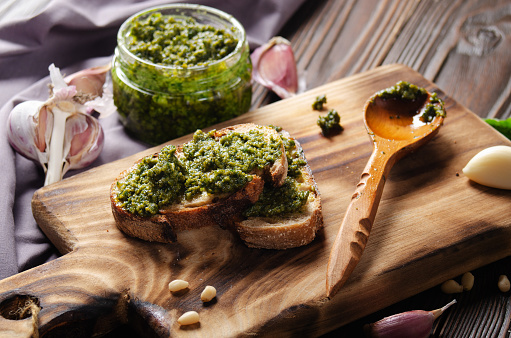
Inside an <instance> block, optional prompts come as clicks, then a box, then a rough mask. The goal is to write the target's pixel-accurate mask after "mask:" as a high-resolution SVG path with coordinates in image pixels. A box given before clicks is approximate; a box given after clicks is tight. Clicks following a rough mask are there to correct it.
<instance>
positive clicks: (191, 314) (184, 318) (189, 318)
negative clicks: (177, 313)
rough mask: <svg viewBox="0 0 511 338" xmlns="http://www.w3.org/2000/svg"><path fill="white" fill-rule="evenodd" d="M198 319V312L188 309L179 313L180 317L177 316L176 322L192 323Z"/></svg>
mask: <svg viewBox="0 0 511 338" xmlns="http://www.w3.org/2000/svg"><path fill="white" fill-rule="evenodd" d="M199 320H200V318H199V314H198V313H197V312H195V311H188V312H185V313H183V314H182V315H181V317H179V318H178V320H177V323H178V324H179V325H192V324H195V323H198V322H199Z"/></svg>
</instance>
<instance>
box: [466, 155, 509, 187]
mask: <svg viewBox="0 0 511 338" xmlns="http://www.w3.org/2000/svg"><path fill="white" fill-rule="evenodd" d="M463 174H464V175H465V176H466V177H468V178H469V179H471V180H472V181H474V182H476V183H479V184H482V185H485V186H488V187H492V188H498V189H511V147H509V146H494V147H489V148H486V149H484V150H482V151H480V152H479V153H478V154H476V155H475V156H474V157H473V158H472V159H471V160H470V161H469V162H468V163H467V165H466V166H465V168H463Z"/></svg>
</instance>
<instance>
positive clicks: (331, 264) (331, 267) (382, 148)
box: [326, 83, 445, 298]
mask: <svg viewBox="0 0 511 338" xmlns="http://www.w3.org/2000/svg"><path fill="white" fill-rule="evenodd" d="M399 85H401V86H410V88H412V89H413V88H416V89H418V93H416V95H414V96H413V98H409V97H408V96H406V97H405V95H401V96H400V95H391V96H390V97H389V96H385V95H383V94H382V93H385V92H388V90H390V89H393V88H396V87H397V86H399ZM412 86H413V85H409V84H408V83H398V84H397V85H396V86H394V87H392V88H388V89H386V90H384V91H381V92H378V93H376V94H374V95H373V96H372V97H371V98H370V99H369V100H368V101H367V102H366V104H365V107H364V123H365V126H366V128H367V131H368V134H369V136H370V137H371V139H372V141H373V152H372V154H371V157H370V158H369V161H368V163H367V165H366V167H365V169H364V171H363V172H362V175H361V177H360V182H359V183H358V185H357V188H356V190H355V193H354V194H353V195H352V197H351V202H350V205H349V206H348V209H347V211H346V214H345V215H344V219H343V221H342V223H341V226H340V228H339V232H338V233H337V236H336V238H335V241H334V245H333V247H332V250H331V252H330V258H329V261H328V267H327V279H326V291H327V297H329V298H330V297H333V296H334V295H335V294H336V293H337V292H338V291H339V289H340V288H341V287H342V285H343V284H344V283H345V282H346V280H347V279H348V277H349V275H350V274H351V272H352V271H353V270H354V269H355V266H356V265H357V263H358V262H359V261H360V257H361V256H362V253H363V251H364V249H365V246H366V243H367V240H368V237H369V233H370V231H371V228H372V226H373V222H374V219H375V216H376V211H377V210H378V205H379V203H380V199H381V195H382V193H383V187H384V185H385V180H386V177H387V176H388V174H389V172H390V169H391V168H392V166H393V165H394V164H395V163H396V161H397V160H399V159H400V158H402V157H403V156H405V155H406V154H408V153H410V152H411V151H414V150H415V149H417V148H419V147H420V146H422V145H423V144H425V143H426V142H428V141H429V140H430V139H431V138H433V136H434V135H436V133H438V130H439V127H440V126H441V125H442V124H443V121H444V117H445V110H444V107H443V102H442V101H441V100H439V99H438V98H437V97H436V94H431V93H429V92H427V91H426V90H425V89H422V88H418V87H416V86H413V87H412ZM398 88H399V87H398ZM406 88H408V87H406Z"/></svg>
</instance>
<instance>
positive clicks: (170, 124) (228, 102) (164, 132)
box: [112, 4, 252, 144]
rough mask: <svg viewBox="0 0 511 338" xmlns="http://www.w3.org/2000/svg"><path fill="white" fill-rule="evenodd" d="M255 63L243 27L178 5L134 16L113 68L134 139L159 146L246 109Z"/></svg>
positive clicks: (122, 32)
mask: <svg viewBox="0 0 511 338" xmlns="http://www.w3.org/2000/svg"><path fill="white" fill-rule="evenodd" d="M251 74H252V65H251V62H250V51H249V47H248V43H247V39H246V34H245V30H244V28H243V26H242V25H241V24H240V23H239V22H238V21H237V20H236V19H235V18H234V17H232V16H231V15H228V14H226V13H224V12H222V11H219V10H216V9H214V8H210V7H206V6H201V5H189V4H175V5H167V6H162V7H157V8H151V9H148V10H146V11H143V12H140V13H137V14H135V15H133V16H132V17H130V18H128V19H127V20H126V21H125V22H124V23H123V24H122V26H121V28H120V29H119V32H118V35H117V48H116V50H115V55H114V59H113V63H112V82H113V92H114V102H115V105H116V106H117V110H118V112H119V116H120V119H121V122H122V123H123V125H124V126H125V127H126V129H127V131H128V132H129V133H130V134H132V135H133V136H134V137H136V138H138V139H140V140H142V141H144V142H146V143H149V144H160V143H163V142H166V141H169V140H171V139H173V138H176V137H179V136H182V135H185V134H188V133H191V132H194V131H196V130H197V129H200V128H204V127H207V126H209V125H212V124H215V123H218V122H221V121H225V120H228V119H231V118H233V117H235V116H238V115H241V114H243V113H245V112H247V111H248V110H249V108H250V105H251V99H252V86H251Z"/></svg>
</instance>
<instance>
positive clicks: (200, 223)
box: [110, 123, 287, 243]
mask: <svg viewBox="0 0 511 338" xmlns="http://www.w3.org/2000/svg"><path fill="white" fill-rule="evenodd" d="M253 129H258V130H261V131H263V132H264V134H265V137H267V138H270V137H280V136H279V135H278V133H277V132H276V131H275V130H274V129H273V128H270V127H260V126H257V125H255V124H250V123H249V124H240V125H236V126H232V127H228V128H224V129H221V130H218V131H215V132H214V136H213V137H214V138H215V139H220V138H221V137H222V136H224V135H227V134H229V133H231V132H238V133H247V132H249V131H250V130H253ZM281 154H282V155H281V157H280V158H279V159H278V160H277V161H275V162H274V163H273V164H271V165H268V166H266V167H265V168H264V169H263V170H259V171H255V172H253V173H252V180H251V181H249V182H248V183H247V184H245V186H243V187H242V188H241V189H239V190H238V191H236V192H234V193H231V194H216V195H215V194H207V193H202V194H200V195H199V196H197V197H194V198H193V199H192V200H191V201H188V200H186V199H184V198H183V199H181V200H179V201H178V202H175V203H173V204H171V205H167V206H165V207H163V208H161V209H160V210H159V212H158V213H157V214H156V215H152V216H150V217H144V216H140V215H135V214H132V213H130V212H128V211H127V210H125V209H123V208H122V207H121V206H120V204H119V203H118V201H117V195H118V194H119V188H118V184H117V182H118V181H121V182H122V180H123V179H125V178H126V177H127V175H128V174H129V172H130V171H131V170H134V169H135V168H136V166H137V164H135V165H134V166H133V167H131V168H130V169H128V170H126V171H124V172H123V173H121V175H120V176H119V177H118V178H117V179H116V181H115V182H114V183H113V184H112V187H111V189H110V201H111V205H112V213H113V215H114V218H115V221H116V224H117V227H118V228H119V229H120V230H121V231H123V232H124V233H126V234H127V235H129V236H132V237H137V238H140V239H143V240H146V241H156V242H163V243H168V242H174V241H176V240H177V236H178V233H179V232H181V231H185V230H188V229H196V228H201V227H207V226H220V227H222V228H229V227H233V225H234V221H235V220H239V219H240V217H242V216H241V215H242V213H243V211H244V210H245V209H246V208H247V207H249V206H250V205H251V204H253V203H255V202H256V201H257V200H258V198H259V195H260V194H261V192H262V190H263V186H264V183H265V181H266V182H272V184H273V185H274V186H280V185H282V184H283V182H284V180H285V178H286V175H287V157H286V154H285V151H284V148H283V146H282V150H281ZM153 156H155V157H156V156H158V154H155V155H153ZM179 156H183V147H182V146H180V147H177V151H176V157H179Z"/></svg>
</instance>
